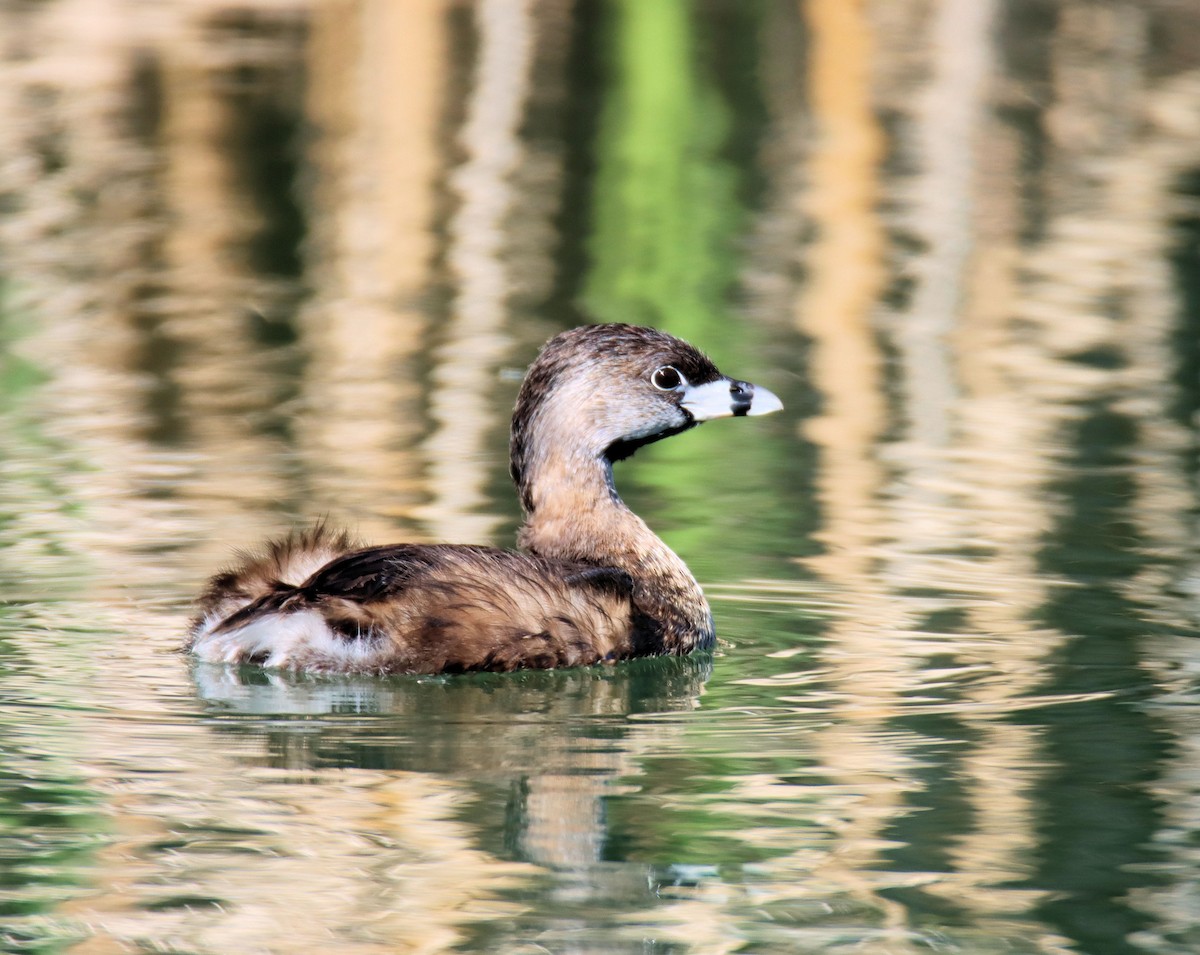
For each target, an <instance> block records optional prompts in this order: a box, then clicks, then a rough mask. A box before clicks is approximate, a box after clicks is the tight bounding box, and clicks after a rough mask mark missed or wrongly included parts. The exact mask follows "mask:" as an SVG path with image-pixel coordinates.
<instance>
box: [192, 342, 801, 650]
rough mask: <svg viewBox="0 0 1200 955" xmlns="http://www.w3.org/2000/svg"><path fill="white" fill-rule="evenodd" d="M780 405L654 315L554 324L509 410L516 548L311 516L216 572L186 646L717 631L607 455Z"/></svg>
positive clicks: (631, 642)
mask: <svg viewBox="0 0 1200 955" xmlns="http://www.w3.org/2000/svg"><path fill="white" fill-rule="evenodd" d="M778 407H780V404H779V401H778V399H776V398H775V397H774V396H773V395H771V393H770V392H768V391H765V389H757V391H756V389H755V387H754V386H753V385H749V384H747V383H746V382H740V381H735V380H732V379H728V378H725V377H723V376H722V375H721V373H720V372H719V371H718V370H717V368H716V366H715V365H713V363H712V362H711V361H709V359H707V358H706V357H705V356H704V355H703V354H701V353H700V352H699V351H697V350H696V349H695V348H693V347H692V346H691V345H689V344H687V343H686V342H683V341H680V340H679V339H677V338H673V337H671V336H670V335H666V334H664V333H662V332H658V331H655V330H654V329H649V328H641V327H638V326H631V325H591V326H585V327H583V328H578V329H574V330H572V331H569V332H564V333H563V334H561V335H558V336H556V337H555V338H553V339H551V340H550V341H549V342H548V343H547V344H546V346H545V347H544V348H543V349H542V352H541V354H540V355H539V356H538V358H537V360H536V361H535V362H534V364H533V366H532V367H531V368H530V370H529V372H528V374H527V375H526V378H525V381H524V384H523V385H522V388H521V393H520V395H519V397H518V399H517V405H516V409H515V410H514V413H513V422H512V448H511V452H512V455H511V458H512V468H511V469H512V475H513V480H514V481H515V483H516V485H517V489H518V492H519V493H520V497H521V503H522V506H523V508H524V510H525V516H526V520H525V524H524V526H523V527H522V528H521V531H520V535H519V538H518V543H519V544H520V546H521V548H522V549H523V550H524V551H525V553H519V552H514V551H506V550H500V549H497V548H491V547H475V546H468V545H446V544H437V545H421V544H398V545H391V546H384V547H363V546H362V545H361V544H359V543H358V542H356V541H354V540H352V539H351V538H349V537H348V536H347V535H346V534H344V533H342V532H338V531H334V530H331V529H329V528H328V527H326V526H324V525H319V526H317V527H315V528H313V529H312V530H309V531H305V532H302V533H298V534H293V535H292V536H290V537H288V538H286V539H284V540H281V541H277V542H274V543H270V544H268V545H267V548H266V550H265V552H264V553H262V554H260V555H251V556H246V557H244V559H243V561H242V563H241V564H240V566H238V567H236V568H235V569H233V570H230V571H227V572H225V573H222V574H218V575H217V576H216V577H214V578H213V579H212V580H211V581H210V582H209V586H208V588H207V589H206V591H205V592H204V594H203V595H202V596H201V598H200V601H199V611H200V612H199V616H198V617H197V619H196V621H195V622H194V624H193V628H192V639H191V642H190V647H191V649H192V650H193V652H195V653H196V654H197V655H198V656H200V657H201V658H202V659H205V660H210V661H214V662H226V663H261V664H263V665H267V666H286V667H293V668H299V669H308V670H314V671H325V672H380V673H385V672H403V673H454V672H463V671H469V670H513V669H518V668H523V667H534V668H547V667H561V666H578V665H582V664H591V663H598V662H611V661H614V660H621V659H625V658H628V657H633V656H642V655H646V654H655V653H687V652H689V651H691V650H694V649H697V648H702V647H707V646H711V644H712V641H713V626H712V617H711V614H710V612H709V608H708V603H707V602H706V600H705V599H704V595H703V593H702V592H701V590H700V587H699V585H698V584H697V583H696V581H695V579H694V578H693V577H692V575H691V574H690V573H689V571H688V569H687V567H686V566H685V565H684V563H683V561H682V560H680V559H679V557H678V556H676V554H675V553H674V552H673V551H671V549H670V548H669V547H667V546H666V545H665V544H664V543H663V542H662V541H661V540H659V539H658V537H657V536H655V534H654V533H653V532H652V531H651V530H650V529H649V527H647V526H646V524H645V523H644V522H643V521H642V520H641V519H640V518H639V517H637V515H635V514H634V513H633V512H632V511H630V510H629V509H628V508H627V507H626V506H625V504H624V503H623V502H622V501H621V499H620V497H619V496H618V495H617V491H616V488H615V486H614V484H613V481H612V462H613V461H617V460H621V459H622V458H625V457H628V456H629V455H630V454H632V453H633V452H634V451H635V450H636V449H637V448H639V447H641V446H643V445H645V444H648V443H650V442H652V441H657V440H660V439H661V438H664V437H667V436H669V435H672V434H678V433H679V432H681V431H685V430H687V429H688V428H691V427H693V426H695V425H696V424H698V423H699V422H701V421H704V420H708V419H709V418H713V417H724V416H731V415H743V414H765V413H768V412H770V411H773V410H776V409H777V408H778Z"/></svg>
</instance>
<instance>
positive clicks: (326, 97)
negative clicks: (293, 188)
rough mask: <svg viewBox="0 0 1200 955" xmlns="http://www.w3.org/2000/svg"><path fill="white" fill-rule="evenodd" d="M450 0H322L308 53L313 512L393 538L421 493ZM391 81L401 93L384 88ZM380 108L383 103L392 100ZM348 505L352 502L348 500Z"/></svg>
mask: <svg viewBox="0 0 1200 955" xmlns="http://www.w3.org/2000/svg"><path fill="white" fill-rule="evenodd" d="M449 8H450V4H449V3H448V2H447V0H413V2H406V3H392V2H388V0H374V2H371V0H364V2H359V0H334V2H328V3H320V4H316V5H315V6H314V8H313V13H312V17H311V20H310V22H309V28H308V29H309V38H308V41H307V45H306V51H305V52H306V57H305V63H306V66H307V77H306V80H305V90H306V92H307V109H306V115H307V119H308V121H309V122H311V123H312V124H313V125H314V127H315V129H316V130H317V133H316V138H315V141H314V143H313V145H312V147H311V148H310V150H309V152H308V156H309V158H310V161H311V163H312V169H311V171H309V173H308V174H307V176H308V180H309V186H308V188H309V190H310V194H311V197H312V209H313V214H312V215H311V217H310V220H309V223H310V224H309V235H308V237H307V239H306V242H305V248H306V267H305V273H306V276H307V277H308V279H309V281H311V282H312V283H313V287H314V290H313V296H312V298H311V300H310V301H309V302H308V303H307V304H306V306H305V309H304V312H303V314H302V315H301V318H300V327H301V330H302V342H303V345H304V348H305V350H306V352H307V353H308V354H309V355H311V356H313V360H312V361H310V362H309V364H308V366H307V367H306V370H305V375H304V382H303V389H304V390H303V396H304V397H303V404H302V407H301V409H300V410H301V413H300V415H299V416H298V419H297V425H296V432H297V435H298V442H299V444H300V446H301V449H302V453H303V454H304V455H305V456H306V458H307V459H308V463H307V467H306V472H307V473H308V474H309V475H311V478H310V480H311V482H312V486H311V487H310V489H309V493H310V494H311V501H310V502H309V504H308V506H309V507H311V509H312V512H313V513H322V512H324V513H331V514H338V515H344V519H350V518H353V519H355V521H356V524H357V530H358V531H359V532H360V533H361V534H362V535H363V537H365V538H366V539H368V540H387V539H389V538H390V537H392V536H394V535H395V533H396V532H395V524H394V522H389V521H386V520H382V519H381V516H382V515H387V514H395V515H397V516H405V515H406V512H407V509H411V508H412V507H413V505H414V504H416V503H417V502H418V500H419V499H420V497H421V493H422V491H423V485H422V483H421V480H420V473H419V467H418V464H419V462H418V460H417V458H416V456H414V455H413V453H412V451H411V449H412V447H413V446H414V445H415V444H416V443H417V441H418V439H419V437H420V435H421V431H422V422H421V410H420V409H421V403H422V401H423V399H424V392H425V388H424V385H423V384H422V380H421V378H422V374H421V373H422V368H421V363H420V357H421V355H420V351H421V349H422V347H423V344H424V343H423V336H424V335H425V334H427V332H428V320H427V317H426V315H425V313H424V310H423V309H422V308H421V299H422V297H423V296H425V295H427V293H428V288H429V286H430V283H431V281H432V268H433V260H434V258H435V255H436V253H437V251H438V250H437V248H436V243H435V240H434V232H433V226H434V223H435V213H436V196H437V183H438V178H439V176H440V174H441V169H442V163H443V161H444V156H443V154H442V144H441V138H442V122H443V118H444V115H445V111H446V108H447V104H446V102H445V89H446V84H447V79H448V74H450V73H451V72H452V65H451V63H450V61H449V58H448V56H447V48H448V45H449V39H448V37H447V15H448V11H449ZM389 91H390V92H389ZM381 104H382V108H381ZM348 505H349V506H348Z"/></svg>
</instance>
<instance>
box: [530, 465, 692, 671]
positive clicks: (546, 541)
mask: <svg viewBox="0 0 1200 955" xmlns="http://www.w3.org/2000/svg"><path fill="white" fill-rule="evenodd" d="M537 451H538V452H541V453H535V454H529V455H526V456H524V458H523V459H522V461H521V462H519V463H518V462H517V460H516V458H515V456H514V462H513V465H514V466H513V474H514V477H515V478H516V479H517V485H518V489H519V491H520V494H521V502H522V504H523V505H524V507H525V524H524V525H523V526H522V528H521V530H520V533H519V535H518V543H519V545H520V546H521V547H522V548H523V549H525V550H527V551H529V552H530V553H533V554H537V555H538V556H540V557H546V558H551V559H555V560H564V561H579V562H582V563H588V564H594V565H596V566H603V567H615V568H617V569H619V570H624V571H625V572H627V573H628V574H629V575H630V576H631V577H632V578H633V599H634V604H635V606H636V608H637V609H638V610H639V611H640V612H641V613H642V614H644V615H645V616H646V617H647V618H649V620H650V621H652V622H653V627H652V629H655V630H656V631H658V639H660V640H661V644H662V645H661V648H659V652H668V653H687V652H688V651H690V650H694V649H697V648H699V647H706V646H710V645H711V643H712V641H713V626H712V614H711V612H710V610H709V606H708V601H707V600H705V598H704V593H703V591H702V590H701V589H700V585H699V584H697V583H696V579H695V578H694V577H693V576H692V574H691V572H690V571H689V570H688V568H687V565H686V564H685V563H684V562H683V561H682V560H681V559H680V558H679V556H678V555H677V554H676V553H675V552H674V551H673V550H671V548H669V547H668V546H667V545H666V544H665V543H663V541H662V540H661V539H659V537H658V536H657V535H656V534H655V533H654V532H653V531H652V530H650V528H649V527H648V526H647V525H646V523H645V521H643V520H642V519H641V518H640V517H638V516H637V515H636V514H634V513H633V511H631V510H630V509H629V508H628V507H627V506H626V505H625V503H624V502H623V501H622V500H621V498H620V496H619V495H618V494H617V489H616V486H615V485H614V484H613V477H612V462H611V461H609V460H608V458H607V457H606V456H605V455H604V454H603V453H595V452H589V451H587V450H585V449H583V448H579V447H575V448H571V447H570V446H564V447H563V448H562V449H559V450H554V451H547V450H546V449H545V448H538V449H537Z"/></svg>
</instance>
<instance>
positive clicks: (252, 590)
mask: <svg viewBox="0 0 1200 955" xmlns="http://www.w3.org/2000/svg"><path fill="white" fill-rule="evenodd" d="M362 547H363V544H362V542H361V541H359V540H358V539H357V538H355V537H354V536H352V535H351V534H349V533H348V532H346V531H344V530H338V529H335V528H331V527H330V526H329V525H328V524H326V523H325V522H324V521H321V522H320V523H319V524H316V525H314V526H313V527H310V528H306V529H304V530H296V531H292V533H290V534H289V535H288V536H287V537H283V538H280V539H278V540H273V541H268V542H267V543H266V544H265V545H264V547H263V549H262V550H261V551H259V552H240V553H239V554H238V558H239V560H240V563H239V564H237V565H236V566H234V567H231V568H229V569H228V570H224V571H221V573H219V574H217V575H215V576H214V577H212V578H211V579H210V580H209V581H208V586H207V587H205V589H204V592H203V593H201V595H200V598H199V600H198V601H197V606H198V613H197V614H196V616H195V618H193V620H192V624H191V627H190V628H189V631H190V634H191V640H190V641H189V645H190V644H192V643H194V642H195V641H196V640H197V639H198V638H200V637H201V636H203V635H204V634H205V633H208V632H209V631H210V630H212V629H213V628H214V627H216V626H218V625H219V624H220V623H221V621H222V620H224V619H226V618H227V617H229V616H230V615H231V614H234V613H236V612H237V611H239V610H241V609H242V608H243V607H246V606H248V605H249V604H252V603H254V601H256V600H259V599H261V598H262V597H265V596H267V595H268V594H272V593H278V592H279V591H280V590H285V589H290V588H292V587H298V586H299V585H300V584H302V583H304V581H306V580H307V579H308V578H309V577H311V576H312V575H313V574H315V573H316V572H317V571H318V570H320V569H321V568H322V567H324V566H325V565H326V564H328V563H329V562H330V561H331V560H333V559H334V558H336V557H340V556H342V555H343V554H347V553H349V552H351V551H355V550H359V549H361V548H362Z"/></svg>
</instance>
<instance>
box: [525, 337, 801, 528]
mask: <svg viewBox="0 0 1200 955" xmlns="http://www.w3.org/2000/svg"><path fill="white" fill-rule="evenodd" d="M782 407H783V404H782V402H780V400H779V399H778V398H776V397H775V395H773V394H771V392H769V391H767V389H765V388H761V387H759V386H757V385H752V384H750V383H749V382H746V381H739V380H737V379H734V378H729V377H728V376H726V375H723V374H721V372H720V371H719V370H718V369H717V366H716V365H714V364H713V363H712V361H711V360H710V359H709V358H708V357H707V356H706V355H704V353H703V352H701V351H700V350H699V349H697V348H695V347H694V346H692V345H690V344H688V343H687V342H685V341H683V340H681V339H678V338H675V337H674V336H673V335H668V334H666V333H665V332H660V331H657V330H656V329H653V328H644V327H642V326H639V325H585V326H583V327H581V328H574V329H571V330H570V331H566V332H563V333H562V334H560V335H556V336H555V337H554V338H552V339H550V341H548V342H547V343H546V345H545V346H544V347H543V348H542V351H541V353H540V354H539V355H538V357H537V360H536V361H534V363H533V365H532V366H531V367H530V368H529V371H528V373H527V374H526V376H525V381H524V383H523V384H522V386H521V392H520V395H519V396H518V398H517V405H516V409H515V410H514V412H513V424H512V473H513V479H514V480H515V481H516V482H517V485H518V486H522V475H523V474H524V472H525V471H526V469H527V466H528V465H529V464H530V463H531V460H530V459H531V458H536V457H537V456H539V455H543V454H546V453H549V452H550V451H554V452H557V453H563V452H569V453H572V454H577V455H583V456H586V457H591V458H604V459H607V460H608V461H610V462H611V461H619V460H621V459H622V458H627V457H629V455H631V454H633V452H634V451H636V450H637V449H638V448H640V447H642V446H643V445H647V444H650V443H651V442H654V441H658V440H660V439H662V438H666V437H669V436H670V435H673V434H679V433H680V432H682V431H686V430H688V429H689V428H692V427H695V426H696V425H697V424H700V423H701V422H703V421H708V420H710V419H712V418H728V417H740V416H742V415H762V414H770V413H771V412H772V411H778V410H779V409H780V408H782ZM522 497H523V498H526V497H527V495H526V493H525V488H524V487H522ZM528 504H529V502H528V500H526V505H527V506H528Z"/></svg>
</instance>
